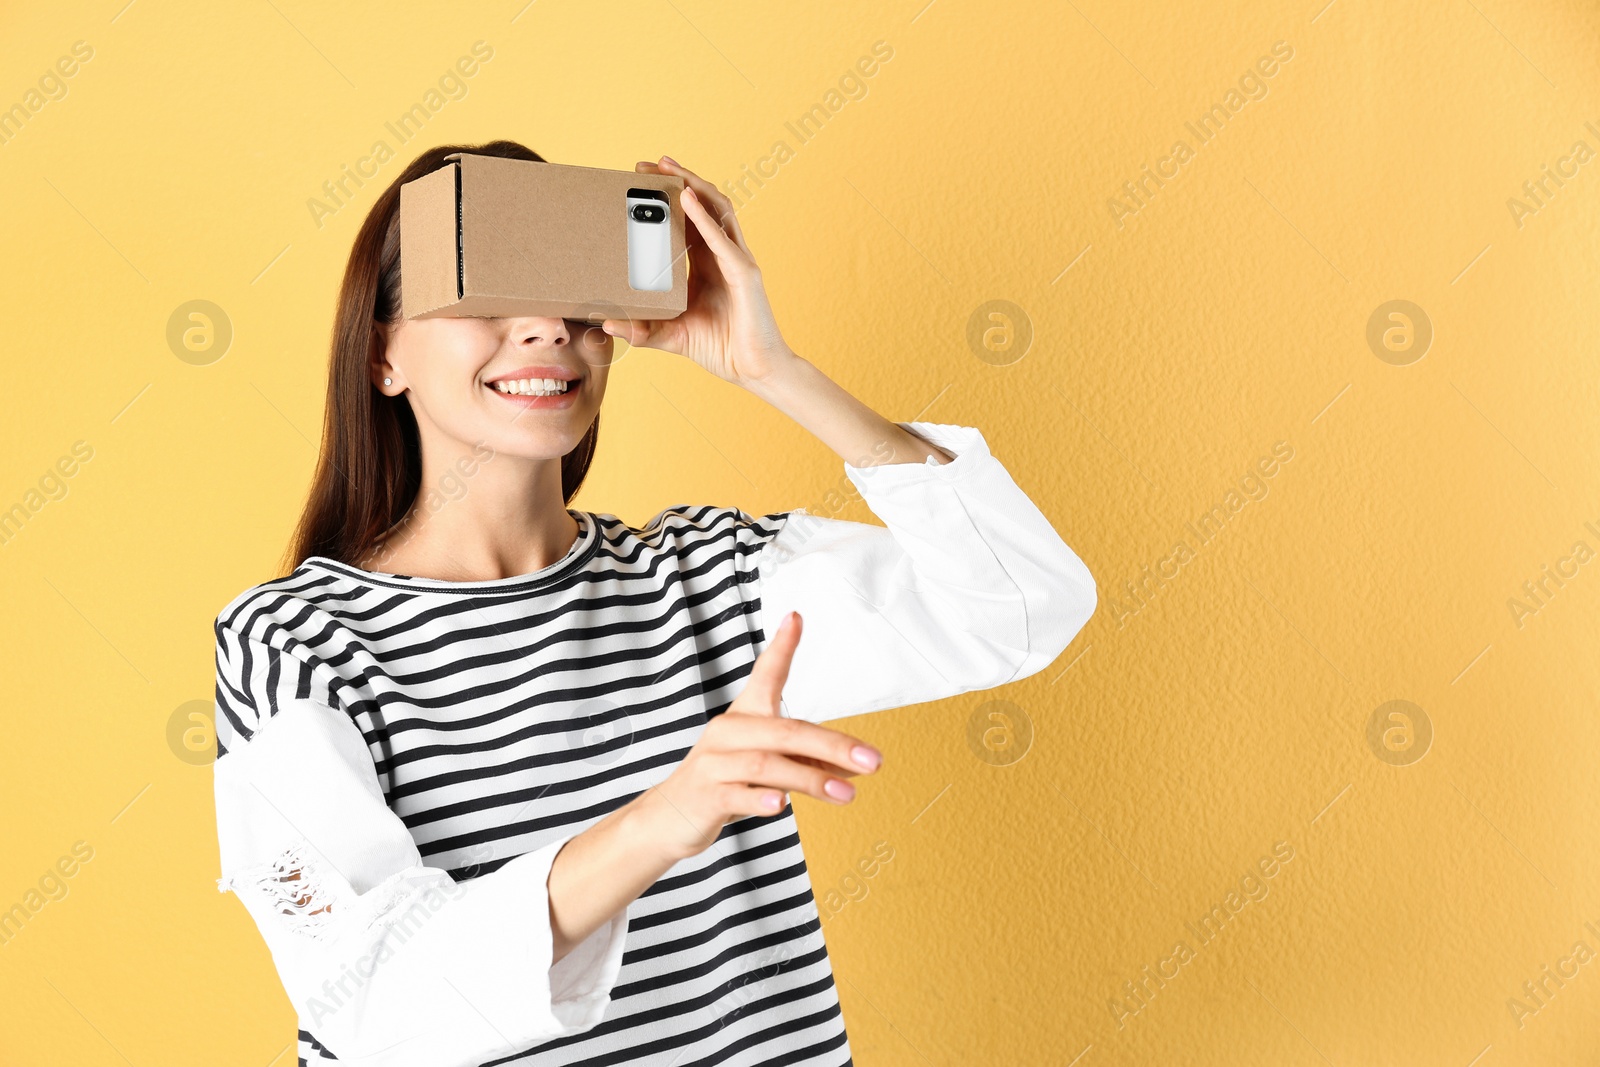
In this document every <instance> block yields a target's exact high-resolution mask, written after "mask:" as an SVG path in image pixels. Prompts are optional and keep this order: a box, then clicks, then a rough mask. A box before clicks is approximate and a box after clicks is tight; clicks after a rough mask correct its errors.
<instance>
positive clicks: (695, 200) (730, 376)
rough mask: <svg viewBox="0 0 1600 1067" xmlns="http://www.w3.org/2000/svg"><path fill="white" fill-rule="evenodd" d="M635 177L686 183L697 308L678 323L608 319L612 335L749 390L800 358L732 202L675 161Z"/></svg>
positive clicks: (641, 167)
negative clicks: (683, 359) (782, 329)
mask: <svg viewBox="0 0 1600 1067" xmlns="http://www.w3.org/2000/svg"><path fill="white" fill-rule="evenodd" d="M634 169H635V170H637V171H641V172H643V173H649V174H670V175H674V176H677V177H681V178H682V179H683V180H684V190H683V196H682V197H681V198H680V203H681V204H682V205H683V211H684V214H685V215H686V216H687V217H688V225H686V226H685V228H684V237H685V240H686V243H687V244H688V253H689V304H688V308H687V309H686V310H685V311H684V312H683V313H682V314H681V315H679V316H678V317H677V318H673V319H607V320H606V321H605V323H604V324H603V328H604V329H605V331H606V333H608V334H611V335H612V336H614V337H620V338H622V339H623V340H624V341H626V342H628V344H630V345H634V346H638V347H641V348H658V349H661V350H662V351H664V352H675V353H677V354H678V355H680V356H688V357H689V358H690V359H692V360H694V361H695V362H696V363H698V364H700V366H702V367H704V368H705V369H706V370H708V371H710V372H711V373H712V374H715V375H716V376H717V377H719V378H721V379H723V380H724V381H729V382H732V383H734V384H735V385H742V386H746V387H749V386H752V385H755V384H758V383H759V382H761V381H762V380H763V379H765V378H766V377H767V376H768V375H770V374H772V373H773V372H774V371H775V370H777V369H778V368H779V367H780V366H782V365H783V364H784V362H785V361H786V360H789V359H793V358H796V357H795V355H794V353H793V352H791V351H790V350H789V346H788V345H787V344H785V343H784V340H783V337H782V335H781V334H779V332H778V324H777V322H776V321H775V320H774V319H773V317H772V305H771V304H769V303H768V302H767V292H766V288H765V286H764V285H763V284H762V280H761V269H760V268H759V267H757V266H756V261H755V257H754V256H752V255H751V254H750V246H749V245H747V244H746V243H745V240H744V233H743V232H742V231H741V230H740V229H739V220H738V218H737V217H736V216H735V214H734V211H733V204H732V202H730V201H729V200H728V198H727V197H726V196H724V195H723V194H722V193H721V192H719V191H718V190H717V189H716V187H715V186H713V185H712V184H711V183H710V182H708V181H706V179H704V178H702V177H700V176H699V175H698V174H695V173H694V172H693V171H691V170H689V169H688V168H686V167H683V166H680V165H679V164H678V163H677V162H675V161H674V160H673V159H672V158H671V157H670V156H662V157H661V162H660V163H639V164H636V165H635V167H634Z"/></svg>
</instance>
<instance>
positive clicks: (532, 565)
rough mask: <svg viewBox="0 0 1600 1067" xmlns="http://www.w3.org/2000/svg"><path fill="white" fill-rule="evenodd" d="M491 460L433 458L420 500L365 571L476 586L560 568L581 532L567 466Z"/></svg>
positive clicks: (506, 458)
mask: <svg viewBox="0 0 1600 1067" xmlns="http://www.w3.org/2000/svg"><path fill="white" fill-rule="evenodd" d="M488 456H489V458H488V459H484V458H483V456H482V455H479V456H477V457H476V459H475V461H471V460H469V461H467V462H462V460H461V458H459V457H458V458H456V459H455V460H453V461H452V462H451V463H450V464H448V465H446V466H444V467H442V468H435V469H430V466H429V464H428V463H427V461H426V458H425V459H424V463H423V478H422V486H421V488H420V489H419V490H418V492H417V498H416V500H415V501H413V503H412V505H411V508H410V510H408V511H407V512H406V515H405V517H404V518H403V519H401V521H400V522H399V523H397V524H396V525H395V526H394V528H393V529H391V530H390V531H389V532H388V533H387V534H386V535H385V536H384V539H383V541H382V542H381V543H379V544H378V545H377V546H376V547H375V548H374V549H373V551H372V552H371V553H369V554H368V558H367V559H365V560H363V561H362V562H361V566H362V567H364V568H366V569H368V570H376V571H381V572H383V573H387V574H405V575H410V576H412V577H415V578H435V579H439V580H441V581H452V582H475V581H494V580H497V579H501V578H514V577H516V576H518V575H522V574H532V573H534V572H536V571H540V570H543V569H544V568H546V567H549V566H551V565H552V564H555V563H558V562H560V561H561V560H562V559H563V558H564V557H565V556H566V555H567V553H568V552H569V551H571V549H572V545H573V543H574V542H575V541H576V540H577V537H578V533H579V528H578V523H577V520H576V519H574V518H573V517H572V515H571V514H570V513H569V512H568V511H567V507H566V502H565V499H564V498H563V496H562V492H561V460H560V459H523V458H520V457H512V456H505V455H499V456H496V455H494V454H493V453H489V454H488Z"/></svg>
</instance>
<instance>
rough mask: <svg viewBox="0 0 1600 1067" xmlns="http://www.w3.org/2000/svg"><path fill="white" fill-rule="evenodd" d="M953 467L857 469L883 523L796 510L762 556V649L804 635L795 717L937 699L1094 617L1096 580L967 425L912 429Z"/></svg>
mask: <svg viewBox="0 0 1600 1067" xmlns="http://www.w3.org/2000/svg"><path fill="white" fill-rule="evenodd" d="M899 425H900V426H902V427H904V428H905V429H906V430H907V431H909V432H910V433H912V434H914V435H916V436H918V437H921V438H923V439H924V440H927V441H929V442H931V443H932V444H935V445H937V446H939V447H940V448H942V449H944V450H945V451H946V452H948V453H950V454H951V455H952V456H954V457H955V458H954V459H953V460H951V461H949V462H947V463H939V462H938V461H937V460H936V459H935V458H933V457H929V459H928V461H927V462H926V463H891V464H880V465H878V466H875V467H864V468H863V467H855V466H852V465H850V464H848V463H846V464H845V468H844V469H845V474H846V475H847V476H848V477H849V479H850V481H851V482H853V483H854V484H855V485H856V487H857V488H858V489H860V491H861V495H862V497H863V499H864V500H865V501H866V503H867V506H868V507H870V508H871V509H872V511H873V514H875V515H877V516H878V518H880V519H882V520H883V521H884V523H885V524H886V527H884V526H873V525H869V524H866V523H858V522H846V521H842V520H838V519H827V518H820V517H818V516H814V515H811V514H809V513H807V512H805V511H804V510H803V509H801V510H799V511H796V512H792V513H790V515H789V518H788V520H787V521H786V523H785V524H784V527H783V528H782V530H780V531H779V533H778V534H777V536H776V537H774V538H773V540H772V541H771V542H770V543H769V544H767V545H766V546H765V548H764V549H763V550H762V553H761V556H760V559H759V562H758V566H757V580H756V592H757V595H758V596H759V597H760V602H761V625H762V633H763V640H762V647H765V643H766V641H767V640H769V639H770V637H771V635H772V634H773V633H774V632H775V631H776V630H777V628H778V626H779V624H780V623H782V621H783V617H784V615H786V614H787V613H788V612H790V611H798V612H800V615H801V616H802V618H803V619H804V623H805V629H804V631H803V632H802V634H801V638H800V646H799V648H798V649H796V650H795V656H794V661H793V663H792V665H791V667H790V671H789V679H788V682H787V683H786V684H785V686H784V690H783V710H784V713H785V714H787V715H789V716H791V717H793V718H798V719H806V720H808V721H811V722H824V721H827V720H829V719H835V718H840V717H842V716H846V715H857V714H862V713H865V712H870V711H879V710H882V709H884V708H892V707H901V706H904V705H907V704H917V703H922V702H925V701H930V700H940V699H943V698H945V697H950V696H955V695H957V694H959V693H966V692H970V691H972V690H975V689H989V688H993V687H995V686H998V685H1003V684H1005V683H1007V682H1012V681H1016V680H1017V679H1019V678H1025V677H1027V676H1029V675H1031V674H1034V673H1035V672H1037V671H1040V670H1042V669H1043V668H1044V667H1046V666H1048V665H1049V664H1050V663H1051V662H1052V661H1054V660H1055V658H1056V657H1057V656H1059V655H1060V654H1061V653H1062V651H1063V650H1065V649H1066V647H1067V646H1068V645H1069V644H1070V643H1071V642H1072V639H1073V637H1074V636H1076V634H1077V633H1078V631H1079V630H1081V629H1083V627H1084V625H1085V624H1086V623H1087V622H1088V621H1089V618H1090V616H1092V615H1093V614H1094V609H1095V603H1096V592H1095V583H1094V578H1093V577H1092V576H1091V575H1090V573H1089V569H1088V568H1087V567H1086V566H1084V563H1083V561H1082V560H1081V559H1079V558H1078V556H1077V554H1076V553H1074V552H1073V551H1072V549H1071V548H1069V547H1067V545H1066V543H1065V542H1064V541H1063V540H1062V539H1061V537H1060V535H1059V534H1057V533H1056V531H1055V529H1054V527H1052V526H1051V524H1050V521H1049V520H1048V519H1046V518H1045V517H1044V515H1043V514H1042V513H1041V512H1040V511H1039V509H1038V508H1037V507H1036V506H1035V505H1034V503H1033V501H1031V500H1029V499H1028V497H1027V495H1026V494H1024V493H1023V492H1022V490H1021V489H1019V488H1018V487H1017V484H1016V482H1014V481H1013V480H1012V478H1011V475H1010V474H1009V473H1008V472H1007V471H1006V469H1005V467H1003V466H1002V465H1001V464H1000V461H999V460H997V459H996V458H995V457H994V456H993V455H992V454H991V453H990V452H989V448H988V444H987V442H985V441H984V438H983V434H982V433H980V432H979V431H978V430H976V429H973V428H971V427H966V426H949V425H942V424H934V423H925V422H914V423H905V422H903V423H900V424H899Z"/></svg>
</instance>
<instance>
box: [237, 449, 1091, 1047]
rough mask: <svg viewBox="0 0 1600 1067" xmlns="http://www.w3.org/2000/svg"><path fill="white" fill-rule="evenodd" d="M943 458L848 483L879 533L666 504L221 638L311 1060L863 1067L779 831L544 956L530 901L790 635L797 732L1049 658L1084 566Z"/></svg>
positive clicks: (1075, 604) (338, 569) (270, 597)
mask: <svg viewBox="0 0 1600 1067" xmlns="http://www.w3.org/2000/svg"><path fill="white" fill-rule="evenodd" d="M901 425H902V426H904V427H905V428H906V429H907V430H908V431H910V432H912V433H914V434H917V435H919V436H921V437H923V438H924V439H926V440H928V441H931V442H933V443H934V444H936V445H939V446H940V447H942V448H944V449H945V451H946V452H948V453H950V454H951V455H953V456H954V457H955V458H954V459H953V460H952V461H950V462H948V463H943V464H941V463H939V462H937V461H936V460H933V459H930V460H929V461H928V462H927V463H925V464H916V463H903V464H885V465H879V466H874V467H866V468H858V467H854V466H852V465H850V464H848V463H847V464H846V465H845V472H846V475H847V477H848V478H849V479H850V480H851V482H852V483H853V484H854V485H855V486H856V487H857V488H858V489H859V490H860V492H861V494H862V496H863V498H864V500H865V501H866V503H867V505H868V506H869V507H870V508H871V509H872V511H873V513H874V514H875V515H877V516H878V517H879V518H880V519H882V520H883V521H884V523H885V525H884V526H876V525H870V524H864V523H855V522H846V521H842V520H837V519H831V518H823V517H818V516H813V515H811V514H809V513H808V512H806V511H805V510H803V509H796V510H792V511H788V512H781V513H776V514H770V515H763V516H759V517H756V516H751V515H748V514H746V513H745V512H743V511H741V510H739V509H737V508H733V507H720V506H692V505H680V506H676V507H671V508H667V509H665V510H663V511H661V512H660V513H658V514H657V515H656V516H655V517H653V518H652V519H650V520H649V521H648V522H647V523H645V524H644V525H643V526H642V527H639V528H634V527H632V526H629V525H628V524H627V523H625V522H623V521H622V520H620V519H618V518H617V517H616V516H614V515H610V514H604V513H593V512H586V511H578V510H570V509H569V514H571V515H572V517H573V518H574V519H575V520H576V521H577V523H578V527H579V532H578V536H577V539H576V540H575V542H574V543H573V545H572V547H571V549H570V550H569V551H568V552H567V554H566V556H565V557H564V558H563V559H561V560H560V561H558V562H556V563H554V564H552V565H551V566H549V567H546V568H544V569H542V570H540V571H537V572H535V573H532V574H526V575H520V576H517V577H513V578H505V579H497V580H490V581H476V582H451V581H444V580H440V579H429V578H415V577H406V576H403V575H395V574H384V573H378V572H372V571H366V570H362V569H359V568H356V567H353V566H349V565H346V564H343V563H339V562H336V561H334V560H330V559H326V558H322V557H312V558H310V559H307V560H306V561H305V562H304V563H302V564H301V565H300V566H299V567H298V568H296V569H295V571H294V572H293V573H292V574H289V575H287V576H286V577H282V578H278V579H276V580H273V581H269V582H266V583H264V584H262V585H258V586H256V587H254V588H252V589H249V590H247V591H246V592H244V593H242V594H241V595H240V596H239V597H237V598H235V599H234V600H233V601H232V602H231V603H230V604H228V605H227V607H226V608H224V609H223V610H222V612H221V613H220V614H219V615H218V617H217V620H216V626H215V630H216V638H217V688H216V715H217V737H218V759H217V761H216V764H215V788H216V804H217V826H218V836H219V841H220V846H221V849H220V852H221V867H222V871H221V873H222V878H221V880H220V881H219V885H220V887H221V888H223V889H224V890H232V891H234V892H235V893H236V894H237V896H238V897H239V899H240V900H241V901H242V902H243V904H244V906H245V908H246V910H247V911H248V912H249V914H250V915H251V917H252V918H253V919H254V920H255V922H256V925H257V927H258V929H259V930H260V932H261V935H262V937H263V939H264V940H265V941H266V943H267V946H268V948H269V949H270V950H271V953H272V957H273V962H274V965H275V966H276V968H277V970H278V974H279V977H280V979H281V980H282V982H283V985H284V988H285V990H286V991H287V993H288V994H289V997H290V1000H291V1002H292V1004H293V1006H294V1009H295V1011H296V1013H297V1014H298V1017H299V1037H298V1043H299V1054H300V1062H301V1063H302V1064H307V1063H309V1064H317V1063H321V1062H325V1061H326V1062H338V1063H341V1064H360V1065H372V1067H377V1065H382V1067H414V1065H415V1067H421V1065H427V1067H449V1065H460V1067H478V1065H484V1064H491V1063H493V1064H499V1063H508V1062H514V1063H517V1064H525V1065H550V1067H554V1065H558V1064H560V1065H564V1064H578V1063H584V1064H654V1065H661V1067H665V1065H668V1064H671V1065H673V1067H696V1065H706V1064H727V1065H755V1064H774V1065H776V1064H807V1065H810V1064H816V1065H836V1064H848V1063H850V1062H851V1055H850V1047H849V1042H848V1040H847V1037H846V1034H845V1027H844V1020H843V1017H842V1015H841V1013H840V1010H839V1000H838V996H837V991H836V989H835V987H834V980H833V973H832V968H831V965H830V962H829V958H828V952H827V946H826V945H825V943H824V940H823V936H822V928H821V919H820V915H819V912H818V908H817V904H816V901H815V900H814V898H813V896H812V890H811V885H810V879H809V876H808V873H807V869H806V861H805V856H804V854H803V853H802V851H801V843H800V839H799V837H798V835H797V833H796V829H795V819H794V810H793V808H792V806H788V805H786V806H785V807H784V809H783V810H782V811H781V812H779V813H778V814H775V815H771V816H750V817H745V818H740V819H736V820H734V821H732V822H730V823H728V824H727V825H726V826H725V827H724V828H723V830H722V832H721V834H720V836H719V837H718V839H717V840H716V841H715V842H714V843H713V845H712V846H711V847H709V848H708V849H706V850H705V851H703V852H701V853H699V854H697V855H695V856H693V857H691V858H689V859H685V860H682V861H680V862H679V863H677V864H675V865H674V866H673V867H672V868H671V869H670V870H669V871H668V872H667V873H666V874H665V875H663V876H662V877H661V878H660V879H659V880H657V881H656V882H655V883H654V884H653V885H652V886H651V887H650V888H649V889H648V890H647V891H646V892H645V893H644V894H643V895H642V896H640V897H639V898H638V899H637V900H635V901H634V902H633V903H631V904H630V905H629V906H628V907H627V908H626V909H625V910H624V911H623V912H621V913H619V914H618V915H617V916H615V917H613V918H612V919H611V920H610V921H609V922H607V923H606V924H605V925H603V926H602V927H600V928H599V929H598V930H596V931H595V932H594V933H593V934H592V935H590V936H589V937H588V938H587V939H585V940H584V941H583V942H581V943H580V944H579V945H578V946H577V947H576V948H574V949H573V950H572V951H571V952H570V953H569V954H567V955H566V956H564V957H563V958H562V959H561V960H559V961H557V962H556V963H555V964H553V965H552V964H551V962H550V961H551V958H552V955H553V953H552V937H551V931H550V926H549V901H548V896H547V893H548V889H547V886H546V879H547V878H548V875H549V870H550V865H551V863H552V861H553V860H554V858H555V855H556V853H557V852H558V851H559V850H560V848H561V846H562V845H563V844H565V843H566V841H567V840H569V839H570V838H571V837H573V836H574V835H576V834H578V833H581V832H582V831H583V830H584V829H585V828H587V827H588V826H591V825H593V824H594V823H595V822H597V821H599V820H600V819H601V818H603V817H604V816H605V815H606V814H608V813H609V812H611V811H614V810H615V809H617V808H618V807H620V806H622V805H624V804H626V803H627V802H628V801H629V800H631V799H633V798H634V797H636V796H638V795H639V794H640V793H641V792H643V791H644V790H646V789H648V788H649V787H650V786H652V785H654V784H656V783H659V782H661V781H662V780H664V779H665V778H666V777H667V776H668V775H669V774H670V773H671V772H672V771H673V769H674V768H675V767H676V766H677V765H678V764H679V763H680V762H681V760H682V759H683V757H684V755H685V754H686V753H687V752H688V751H689V749H690V748H691V746H693V745H694V743H695V741H696V740H697V739H698V737H699V736H700V734H701V732H702V731H703V729H704V728H705V726H706V724H707V722H708V721H709V719H710V717H711V716H713V715H718V714H721V713H722V712H723V711H724V710H726V709H727V707H728V705H729V704H730V703H731V702H732V700H733V699H734V698H735V697H736V696H738V694H739V692H740V691H741V690H742V688H743V685H744V682H745V679H746V678H747V676H748V674H749V672H750V667H751V664H752V663H753V662H754V660H755V658H756V656H757V655H758V654H759V653H760V652H761V650H762V649H763V648H764V647H765V645H766V642H767V635H769V634H771V633H773V632H774V631H775V630H776V628H777V625H778V623H779V622H780V621H781V620H782V618H783V616H784V615H785V614H786V613H787V612H789V611H790V610H798V611H799V612H800V613H801V614H802V616H803V617H804V618H805V624H806V625H805V634H804V636H803V638H802V639H801V642H800V645H799V648H798V649H797V651H796V653H795V657H794V661H793V664H792V666H791V669H790V673H789V679H788V682H787V684H786V685H785V688H784V693H783V702H782V712H783V714H785V715H787V716H790V717H795V718H802V719H806V720H809V721H812V722H825V721H828V720H830V719H835V718H839V717H842V716H847V715H855V714H861V713H864V712H869V711H877V710H881V709H885V708H891V707H899V706H903V705H907V704H915V703H921V702H925V701H930V700H938V699H942V698H945V697H949V696H953V695H956V694H959V693H964V692H969V691H972V690H977V689H987V688H991V687H994V686H997V685H1002V684H1004V683H1006V682H1009V681H1013V680H1016V679H1019V678H1022V677H1026V676H1028V675H1030V674H1033V673H1035V672H1037V671H1038V670H1040V669H1041V668H1043V667H1044V666H1046V665H1047V664H1049V663H1050V662H1051V661H1052V660H1054V659H1055V658H1056V657H1057V656H1058V655H1059V654H1060V653H1061V652H1062V651H1063V650H1064V649H1065V648H1066V646H1067V645H1068V643H1069V642H1070V641H1071V640H1072V638H1073V636H1074V635H1075V634H1076V633H1077V632H1078V631H1079V630H1080V629H1081V628H1082V627H1083V625H1084V624H1085V623H1086V622H1087V621H1088V619H1089V617H1090V615H1091V614H1092V613H1093V611H1094V606H1095V588H1094V581H1093V579H1092V578H1091V577H1090V575H1089V572H1088V570H1087V568H1086V567H1085V566H1084V564H1083V563H1082V561H1081V560H1079V558H1078V557H1077V555H1076V554H1074V552H1073V551H1072V550H1071V549H1070V548H1068V547H1067V545H1066V544H1065V543H1064V542H1063V541H1062V539H1061V537H1060V536H1059V535H1058V534H1057V533H1056V531H1055V529H1054V528H1053V527H1052V526H1051V524H1050V522H1049V521H1048V520H1047V519H1045V517H1044V516H1043V515H1042V514H1041V513H1040V512H1039V510H1038V509H1037V507H1035V506H1034V504H1033V503H1032V502H1031V501H1030V500H1029V499H1028V498H1027V496H1025V495H1024V494H1023V493H1022V491H1021V490H1020V489H1019V488H1018V487H1017V485H1016V484H1015V482H1014V481H1013V480H1012V479H1011V476H1010V475H1009V474H1008V473H1007V471H1006V470H1005V468H1004V467H1003V466H1002V465H1001V464H1000V463H999V461H998V460H997V459H995V457H994V456H993V455H991V454H990V452H989V449H988V447H987V444H986V442H985V441H984V438H983V436H982V434H981V433H979V432H978V431H977V430H975V429H973V428H970V427H962V426H950V425H940V424H932V423H920V422H919V423H902V424H901Z"/></svg>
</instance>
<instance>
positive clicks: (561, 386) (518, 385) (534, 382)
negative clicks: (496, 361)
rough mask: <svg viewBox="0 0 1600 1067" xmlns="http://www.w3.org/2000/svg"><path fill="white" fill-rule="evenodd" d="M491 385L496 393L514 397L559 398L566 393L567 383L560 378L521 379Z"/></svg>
mask: <svg viewBox="0 0 1600 1067" xmlns="http://www.w3.org/2000/svg"><path fill="white" fill-rule="evenodd" d="M491 384H492V385H493V386H494V387H495V389H496V390H497V391H498V392H502V393H510V394H513V395H516V396H559V395H560V394H562V393H564V392H566V391H567V383H566V382H564V381H562V380H561V379H560V378H521V379H518V380H517V381H506V382H493V383H491Z"/></svg>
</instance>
